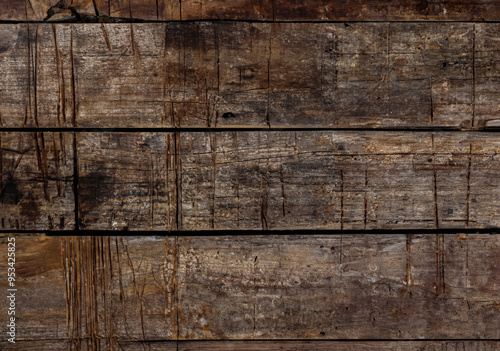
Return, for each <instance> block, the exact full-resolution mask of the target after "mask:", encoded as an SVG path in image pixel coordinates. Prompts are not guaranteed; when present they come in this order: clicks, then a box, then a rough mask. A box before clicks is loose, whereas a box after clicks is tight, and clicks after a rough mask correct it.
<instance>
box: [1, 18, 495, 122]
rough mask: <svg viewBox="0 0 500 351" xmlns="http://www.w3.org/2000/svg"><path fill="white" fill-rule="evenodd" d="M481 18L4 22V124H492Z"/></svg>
mask: <svg viewBox="0 0 500 351" xmlns="http://www.w3.org/2000/svg"><path fill="white" fill-rule="evenodd" d="M497 28H498V25H496V24H473V23H350V24H344V23H242V22H227V23H225V22H222V23H221V22H216V23H212V22H198V23H190V22H184V23H183V22H180V23H177V22H176V23H157V24H141V23H135V24H104V23H96V24H64V25H63V24H57V25H56V24H30V25H26V24H19V25H2V26H1V28H0V30H1V31H2V32H3V33H4V34H5V36H2V37H1V38H2V39H0V40H1V44H0V50H1V51H2V52H3V59H2V60H0V69H1V70H2V72H5V74H3V75H2V77H0V82H1V83H2V84H3V85H4V86H5V89H2V90H1V91H0V120H1V123H2V126H3V127H25V126H26V127H61V128H64V127H80V128H89V129H94V128H117V127H120V128H127V127H130V128H136V127H137V128H148V127H200V128H204V127H211V128H217V127H264V128H265V127H274V128H281V127H301V128H320V127H322V128H325V127H327V128H436V127H443V128H455V129H482V128H485V127H487V126H493V127H495V126H496V124H498V122H495V120H497V119H498V118H497V116H496V114H497V113H498V110H499V106H500V104H499V103H498V99H497V98H496V95H495V94H496V91H497V89H496V87H497V85H498V84H497V81H496V79H497V78H496V76H497V73H496V71H497V66H498V65H497V64H496V61H497V57H496V55H497V52H498V41H499V35H498V33H499V31H498V30H497Z"/></svg>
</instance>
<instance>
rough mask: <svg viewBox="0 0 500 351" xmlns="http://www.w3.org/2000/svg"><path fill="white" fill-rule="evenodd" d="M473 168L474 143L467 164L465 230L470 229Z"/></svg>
mask: <svg viewBox="0 0 500 351" xmlns="http://www.w3.org/2000/svg"><path fill="white" fill-rule="evenodd" d="M471 168H472V143H469V155H468V162H467V193H466V199H465V228H469V221H470V173H471Z"/></svg>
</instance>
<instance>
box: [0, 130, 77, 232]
mask: <svg viewBox="0 0 500 351" xmlns="http://www.w3.org/2000/svg"><path fill="white" fill-rule="evenodd" d="M73 142H74V137H73V133H26V132H21V133H18V132H1V133H0V174H1V177H0V229H2V230H9V229H27V230H34V229H36V230H52V229H57V230H58V229H74V228H75V199H74V189H73Z"/></svg>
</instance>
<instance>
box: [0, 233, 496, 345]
mask: <svg viewBox="0 0 500 351" xmlns="http://www.w3.org/2000/svg"><path fill="white" fill-rule="evenodd" d="M6 246H7V240H6V238H5V237H4V238H2V240H1V242H0V248H1V249H2V250H3V252H6ZM16 247H17V249H16V254H17V255H16V257H17V259H16V268H17V273H18V276H17V280H16V283H17V288H18V295H17V300H16V303H17V306H18V313H19V314H18V315H16V317H18V319H17V322H18V325H17V326H18V329H17V331H18V338H19V341H23V342H26V343H28V344H29V341H38V340H41V339H45V340H48V339H55V340H57V341H59V342H61V343H64V342H67V343H68V344H69V345H70V347H69V349H75V350H80V349H88V350H91V349H97V348H98V347H99V345H100V346H101V348H103V349H112V350H114V349H117V348H118V349H119V347H118V345H126V344H127V343H130V345H129V347H130V349H132V350H134V349H137V347H136V346H137V345H141V346H140V347H139V349H141V347H148V344H147V343H144V344H140V343H135V342H137V341H146V342H154V344H155V345H156V347H159V346H161V345H162V344H161V343H160V342H161V341H169V340H172V341H173V340H176V339H177V337H179V338H180V340H184V339H189V340H220V339H233V340H237V339H246V340H252V339H269V340H273V339H277V340H279V339H328V340H333V339H350V340H356V339H393V340H396V341H397V340H402V339H415V340H416V339H418V338H421V337H425V338H429V339H439V338H446V339H450V341H449V342H450V344H448V347H450V349H451V350H455V348H454V347H456V349H458V350H463V349H464V348H463V347H465V346H467V347H471V348H470V349H473V350H475V349H474V348H473V347H478V348H479V349H481V348H480V347H487V346H488V343H484V344H482V343H479V342H478V343H474V342H469V341H467V342H465V341H463V342H460V340H456V339H498V338H499V330H498V328H497V325H498V323H499V321H500V320H499V319H500V314H499V304H498V287H499V284H500V274H499V273H498V269H497V267H498V264H499V263H500V262H499V257H500V255H499V248H500V237H499V236H498V235H489V234H469V235H466V234H458V233H457V234H450V235H442V234H425V235H421V234H413V235H402V234H380V235H362V234H358V235H356V234H355V235H346V234H344V235H293V236H269V235H267V236H224V237H217V236H215V237H202V236H192V237H167V238H165V237H153V236H149V237H84V236H81V237H78V236H74V237H43V236H42V237H35V238H34V237H20V236H17V238H16ZM5 265H6V263H5V262H4V261H2V263H1V264H0V268H1V269H2V271H3V272H6V266H5ZM6 284H7V281H6V277H5V275H2V276H1V277H0V285H1V286H2V287H5V286H6ZM6 304H7V299H2V300H0V308H2V309H4V310H5V309H6ZM2 328H5V327H2ZM177 328H178V329H177ZM177 330H179V334H177ZM453 339H455V341H453V342H452V341H451V340H453ZM0 340H1V341H2V342H3V343H5V342H6V333H2V336H1V337H0ZM40 342H42V341H40ZM422 343H424V344H421V343H420V342H417V343H415V344H412V343H406V344H405V343H403V344H401V345H406V346H399V345H398V344H396V343H394V344H392V343H387V344H385V343H382V345H389V346H387V347H389V348H388V349H391V348H390V347H393V348H394V349H403V350H414V349H415V350H418V349H419V348H418V347H424V349H425V347H429V350H433V349H435V348H436V347H438V348H439V349H440V348H441V347H447V346H446V345H447V344H446V343H445V342H444V343H440V342H434V343H431V344H425V342H424V341H422ZM134 345H135V346H134ZM155 345H153V343H152V344H149V346H151V347H153V346H155ZM210 345H212V346H210ZM213 345H215V346H213ZM217 345H218V346H217ZM249 345H252V344H249ZM255 345H259V349H260V346H261V347H262V348H263V349H266V347H267V348H268V349H269V350H273V349H275V348H278V349H279V347H283V348H284V349H293V347H292V345H293V346H294V347H297V345H299V346H300V345H301V344H300V343H297V344H293V343H292V344H286V343H285V344H283V345H280V344H279V343H274V344H273V343H269V344H267V346H266V345H261V344H260V343H258V344H255ZM302 345H305V344H302ZM317 345H319V346H318V349H322V348H321V347H323V348H325V347H328V345H329V344H328V343H324V344H317ZM339 345H344V344H339ZM347 345H349V344H347ZM351 345H356V344H351ZM376 345H377V343H375V345H373V344H370V343H368V344H364V343H360V344H359V345H358V347H359V348H357V349H361V350H363V349H377V346H376ZM379 345H380V344H379ZM390 345H394V346H390ZM417 346H418V347H417ZM497 346H498V345H497ZM200 347H208V349H210V347H212V348H214V347H220V348H219V349H228V348H229V349H236V350H238V349H245V348H244V347H245V346H244V344H239V343H227V344H226V343H223V344H203V343H200V344H195V343H185V344H183V343H179V349H182V350H188V349H192V350H197V349H200ZM232 347H233V348H232ZM330 347H332V348H333V349H336V348H335V344H334V343H331V344H330ZM346 347H348V346H346ZM398 347H402V348H398ZM492 347H493V346H492ZM159 349H161V348H159ZM250 349H255V347H254V348H250ZM337 349H342V346H337ZM347 349H348V348H347ZM378 349H380V348H378ZM466 349H469V348H466ZM486 349H487V348H486ZM481 350H482V349H481Z"/></svg>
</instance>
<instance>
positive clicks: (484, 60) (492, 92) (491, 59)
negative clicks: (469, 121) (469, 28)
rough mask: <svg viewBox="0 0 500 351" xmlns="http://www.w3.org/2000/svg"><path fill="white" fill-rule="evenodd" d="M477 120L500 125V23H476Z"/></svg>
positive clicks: (494, 125) (478, 122) (486, 123)
mask: <svg viewBox="0 0 500 351" xmlns="http://www.w3.org/2000/svg"><path fill="white" fill-rule="evenodd" d="M475 30H476V40H475V41H476V43H475V47H476V55H475V67H476V68H475V77H476V79H475V120H476V121H477V122H476V123H477V124H479V125H481V124H483V125H486V126H487V127H496V128H498V127H499V126H500V118H499V115H500V103H499V101H500V95H499V89H498V86H499V84H500V38H499V37H498V35H496V34H497V33H499V31H500V25H498V24H494V25H493V24H492V25H489V26H485V25H483V24H480V23H478V24H476V28H475Z"/></svg>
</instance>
